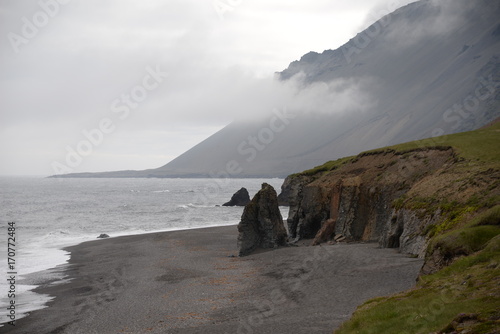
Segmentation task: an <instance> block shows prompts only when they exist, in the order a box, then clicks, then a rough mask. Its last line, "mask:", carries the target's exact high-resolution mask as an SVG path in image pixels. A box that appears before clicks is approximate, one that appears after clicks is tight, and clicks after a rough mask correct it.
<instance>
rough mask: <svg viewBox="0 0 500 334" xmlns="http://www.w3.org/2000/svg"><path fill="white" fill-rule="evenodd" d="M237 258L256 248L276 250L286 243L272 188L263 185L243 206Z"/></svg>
mask: <svg viewBox="0 0 500 334" xmlns="http://www.w3.org/2000/svg"><path fill="white" fill-rule="evenodd" d="M238 232H239V234H238V249H239V256H245V255H248V254H250V253H252V252H253V251H254V250H256V249H257V248H276V247H278V246H283V245H285V244H286V243H287V233H286V229H285V226H284V224H283V218H282V216H281V212H280V210H279V206H278V195H277V194H276V191H275V190H274V188H273V187H272V186H271V185H269V184H267V183H263V184H262V188H261V190H260V191H259V192H258V193H257V194H256V195H255V196H254V197H253V199H252V200H251V201H250V203H248V204H247V205H246V206H245V209H244V210H243V215H242V216H241V221H240V223H239V224H238Z"/></svg>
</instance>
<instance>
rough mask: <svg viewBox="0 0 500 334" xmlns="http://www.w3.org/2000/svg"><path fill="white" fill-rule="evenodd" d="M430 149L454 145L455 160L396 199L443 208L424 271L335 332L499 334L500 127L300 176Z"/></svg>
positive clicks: (425, 209)
mask: <svg viewBox="0 0 500 334" xmlns="http://www.w3.org/2000/svg"><path fill="white" fill-rule="evenodd" d="M428 148H438V149H449V148H451V149H452V150H453V153H454V159H453V161H450V162H449V163H448V164H447V165H446V166H443V168H441V169H440V170H439V171H438V172H437V173H433V174H432V175H427V176H426V177H424V178H422V179H421V180H420V181H419V182H418V184H416V185H415V186H413V187H412V189H411V190H410V191H408V192H407V193H405V194H404V195H403V196H401V197H400V198H398V199H397V200H395V201H394V202H393V203H392V206H393V207H395V208H407V209H410V210H415V211H417V212H419V213H420V214H421V215H433V214H435V212H439V213H441V217H440V219H439V220H437V221H436V222H435V223H434V224H430V225H428V226H427V227H426V229H425V231H424V234H425V236H426V237H427V240H428V246H427V252H426V264H425V265H424V268H423V271H422V275H421V276H420V277H419V280H418V282H417V285H416V287H415V288H414V289H412V290H410V291H406V292H404V293H401V294H398V295H395V296H390V297H380V298H376V299H373V300H369V301H367V302H366V303H365V304H363V305H362V306H360V307H359V308H358V310H357V311H356V312H355V313H354V315H353V317H352V318H351V319H350V320H349V321H347V322H346V323H344V325H343V326H342V327H341V328H340V329H339V330H337V331H335V333H336V334H347V333H367V334H368V333H384V334H390V333H395V334H396V333H397V334H401V333H408V334H410V333H477V334H479V333H499V332H500V189H499V188H500V187H499V184H500V124H498V123H497V124H494V125H492V126H490V127H487V128H485V129H480V130H476V131H471V132H465V133H459V134H454V135H448V136H444V137H438V138H432V139H426V140H421V141H416V142H410V143H405V144H401V145H396V146H392V147H388V148H384V149H381V150H374V151H369V152H365V153H362V154H360V155H358V156H357V157H351V158H346V159H342V160H337V161H334V162H328V163H326V164H324V165H322V166H319V167H317V168H315V169H313V170H309V171H305V172H304V173H302V175H308V176H310V177H312V178H318V177H320V175H322V174H325V173H328V172H329V171H331V170H333V169H337V168H340V167H341V166H342V165H344V164H349V163H352V162H353V161H356V160H357V159H359V158H360V157H362V156H366V155H374V154H375V155H376V154H380V153H381V152H388V151H392V152H397V153H398V154H403V155H405V154H413V152H416V151H419V150H425V149H428ZM297 176H298V175H297ZM403 176H404V172H403V173H402V177H403Z"/></svg>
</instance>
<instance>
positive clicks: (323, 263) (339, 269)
mask: <svg viewBox="0 0 500 334" xmlns="http://www.w3.org/2000/svg"><path fill="white" fill-rule="evenodd" d="M236 238H237V229H236V226H228V227H214V228H207V229H197V230H187V231H176V232H164V233H153V234H144V235H136V236H125V237H118V238H111V239H105V240H96V241H91V242H86V243H83V244H80V245H77V246H73V247H70V248H68V249H67V250H68V251H70V252H71V260H70V262H69V264H68V265H66V266H65V271H66V273H67V275H68V277H69V278H71V280H70V282H69V283H65V284H58V285H54V286H46V287H40V288H38V290H36V291H37V292H40V293H45V294H49V295H52V296H55V297H56V298H55V299H54V300H53V301H52V302H51V303H50V304H49V307H48V308H45V309H42V310H39V311H35V312H33V313H32V314H31V315H29V316H28V317H26V318H23V319H20V320H18V321H16V326H15V327H12V326H9V325H6V326H4V327H2V328H0V333H30V334H32V333H39V334H46V333H53V334H66V333H67V334H80V333H81V334H93V333H96V334H97V333H98V334H108V333H134V334H135V333H332V332H333V330H334V329H335V328H337V327H339V326H340V325H341V323H342V322H343V321H345V320H347V319H348V318H349V316H350V315H351V314H352V312H353V311H354V310H355V308H356V306H358V305H359V304H362V303H363V302H364V301H366V300H367V299H369V298H372V297H377V296H384V295H389V294H393V293H396V292H399V291H402V290H405V289H409V288H411V287H413V286H414V285H415V279H416V277H417V274H418V271H419V269H420V267H421V266H422V260H419V259H413V258H409V257H406V256H404V255H401V254H398V253H397V251H396V250H393V249H379V248H378V246H377V244H372V243H368V244H336V245H322V246H315V247H309V246H307V245H306V244H304V243H303V244H302V245H301V246H300V247H285V248H280V249H276V250H268V251H260V252H257V253H255V254H252V255H250V256H247V257H243V258H239V257H234V255H236V254H237V248H236Z"/></svg>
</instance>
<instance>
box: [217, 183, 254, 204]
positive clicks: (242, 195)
mask: <svg viewBox="0 0 500 334" xmlns="http://www.w3.org/2000/svg"><path fill="white" fill-rule="evenodd" d="M248 203H250V195H249V194H248V190H247V189H246V188H244V187H243V188H241V189H240V190H238V191H237V192H236V193H234V195H233V196H232V197H231V200H230V201H229V202H227V203H224V204H222V206H245V205H247V204H248Z"/></svg>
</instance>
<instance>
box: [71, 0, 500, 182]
mask: <svg viewBox="0 0 500 334" xmlns="http://www.w3.org/2000/svg"><path fill="white" fill-rule="evenodd" d="M277 77H278V78H279V80H281V81H282V82H284V83H286V82H292V81H293V82H295V83H296V84H297V85H299V86H300V87H301V88H302V89H301V90H300V91H299V93H301V92H302V93H303V92H308V91H313V92H316V94H315V95H314V94H313V95H312V96H313V97H312V98H311V99H310V101H309V102H310V104H311V108H307V109H311V110H307V111H305V110H303V109H306V108H305V107H297V106H295V105H294V101H291V102H290V105H288V106H287V109H288V110H290V113H291V114H287V113H286V112H285V111H283V110H282V111H281V112H278V115H277V114H270V115H269V116H268V117H267V118H263V119H261V120H260V121H254V122H234V123H232V124H229V125H228V126H227V127H226V128H224V129H222V130H221V131H219V132H218V133H216V134H214V135H213V136H211V137H209V138H208V139H206V140H205V141H203V142H202V143H200V144H198V145H196V146H195V147H193V148H192V149H190V150H188V151H187V152H185V153H184V154H182V155H181V156H179V157H178V158H176V159H174V160H173V161H171V162H170V163H168V164H166V165H165V166H163V167H160V168H158V169H152V170H147V171H137V172H132V171H131V172H126V173H123V172H120V173H95V174H69V175H66V176H93V177H127V176H132V177H204V176H210V175H212V176H214V175H215V176H221V177H225V176H231V177H263V176H266V177H284V176H286V175H288V174H291V173H294V172H298V171H301V170H304V169H308V168H311V167H313V166H316V165H318V164H320V163H321V162H322V161H324V160H329V159H335V158H340V157H342V156H349V155H354V154H357V153H359V152H361V151H365V150H369V149H374V148H376V147H382V146H387V145H394V144H397V143H401V142H406V141H410V140H417V139H421V138H426V137H430V136H438V135H443V134H450V133H456V132H462V131H468V130H473V129H476V128H479V127H481V126H483V125H485V124H487V123H488V122H490V121H491V120H493V119H495V118H497V117H498V116H500V108H499V107H500V92H499V84H500V1H499V0H493V1H487V0H478V1H473V2H472V1H467V0H455V1H452V0H441V1H437V0H435V1H425V0H424V1H419V2H416V3H412V4H410V5H407V6H405V7H402V8H400V9H398V10H397V11H395V12H394V13H392V14H389V15H387V16H385V17H384V18H382V19H381V20H379V21H377V22H375V23H374V24H373V25H371V26H370V27H369V28H367V29H366V30H365V31H363V32H361V33H360V34H358V35H357V36H356V37H355V38H353V39H352V40H350V41H349V42H348V43H346V44H345V45H343V46H342V47H341V48H339V49H337V50H327V51H324V52H323V53H321V54H319V53H316V52H310V53H308V54H306V55H304V56H303V57H302V58H301V59H300V60H299V61H294V62H292V63H291V64H290V66H289V67H288V68H287V69H285V70H284V71H282V72H281V73H278V74H277ZM318 91H320V92H321V94H319V93H317V92H318ZM318 100H321V101H318ZM346 104H347V105H349V106H348V107H346ZM315 105H320V106H321V107H318V108H317V109H320V110H321V111H315ZM283 115H285V116H283ZM286 115H288V116H286Z"/></svg>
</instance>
